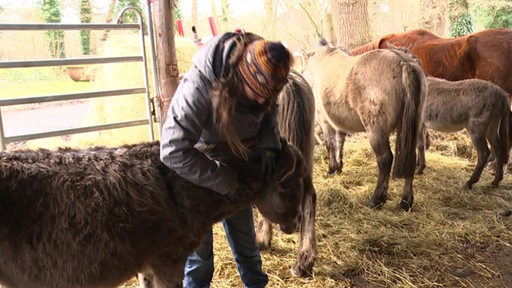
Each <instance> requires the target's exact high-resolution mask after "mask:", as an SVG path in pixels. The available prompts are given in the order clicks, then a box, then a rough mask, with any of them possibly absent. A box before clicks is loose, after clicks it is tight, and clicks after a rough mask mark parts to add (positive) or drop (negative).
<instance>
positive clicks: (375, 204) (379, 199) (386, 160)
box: [368, 131, 393, 208]
mask: <svg viewBox="0 0 512 288" xmlns="http://www.w3.org/2000/svg"><path fill="white" fill-rule="evenodd" d="M368 138H369V140H370V145H371V146H372V148H373V151H374V152H375V156H376V157H377V166H378V167H379V179H378V180H377V187H375V191H374V193H373V197H372V198H371V200H370V207H372V208H379V207H380V206H382V205H383V204H384V203H386V200H387V198H388V185H389V175H390V173H391V166H392V164H393V153H392V152H391V148H390V147H389V135H388V134H385V133H383V132H375V131H373V132H371V131H369V132H368Z"/></svg>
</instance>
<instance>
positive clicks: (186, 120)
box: [161, 33, 293, 287]
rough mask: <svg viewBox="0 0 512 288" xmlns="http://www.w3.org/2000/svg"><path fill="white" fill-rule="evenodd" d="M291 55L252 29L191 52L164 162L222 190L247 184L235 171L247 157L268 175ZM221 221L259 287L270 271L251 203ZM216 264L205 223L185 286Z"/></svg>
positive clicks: (204, 279) (197, 283)
mask: <svg viewBox="0 0 512 288" xmlns="http://www.w3.org/2000/svg"><path fill="white" fill-rule="evenodd" d="M292 59H293V57H292V55H291V53H290V52H289V51H288V50H287V49H286V48H285V47H284V46H283V44H281V43H280V42H272V41H265V40H263V39H262V38H261V37H259V36H257V35H255V34H252V33H226V34H224V35H221V36H217V37H214V38H213V39H211V40H210V41H209V42H208V43H207V44H206V45H205V46H203V47H202V48H201V50H200V51H199V52H198V53H197V54H196V55H195V56H194V59H193V67H192V68H191V69H190V70H189V71H188V72H187V73H186V74H185V75H184V77H183V79H182V81H181V83H180V85H179V86H178V89H177V91H176V93H175V94H174V96H173V99H172V101H171V104H170V106H169V112H168V116H167V119H166V121H165V124H164V126H163V128H162V135H161V160H162V162H163V163H164V164H165V165H167V166H168V167H169V168H171V169H173V170H175V171H176V173H177V174H178V175H180V176H182V177H183V178H185V179H187V180H189V181H190V182H192V183H195V184H197V185H200V186H204V187H208V188H210V189H212V190H213V191H215V192H217V193H220V194H224V195H225V194H234V195H236V194H237V193H241V192H243V191H244V190H245V189H249V187H250V186H249V185H248V184H247V183H245V182H244V181H241V180H240V177H239V172H241V171H243V169H244V167H245V166H246V165H244V164H245V163H247V161H255V163H260V164H261V167H262V169H261V173H260V175H259V176H260V177H259V179H260V180H261V181H265V180H267V179H268V178H269V177H270V175H272V173H273V168H274V166H275V160H274V159H275V156H276V153H278V151H279V150H280V149H281V144H280V141H279V131H278V129H277V122H276V109H275V108H276V107H275V102H276V98H277V95H278V93H279V92H280V90H281V89H282V88H283V86H284V84H285V83H286V82H287V76H288V73H289V71H290V66H291V64H292V63H291V62H292ZM255 155H257V156H258V157H255ZM259 161H261V162H259ZM212 209H215V208H214V207H212ZM222 223H223V225H224V229H225V231H226V236H227V239H228V242H229V245H230V247H231V251H232V252H233V256H234V259H235V261H236V264H237V268H238V271H239V274H240V277H241V279H242V281H243V283H244V285H245V287H264V286H265V285H266V284H267V283H268V277H267V275H266V274H265V273H264V272H263V271H262V268H261V257H260V254H259V250H258V247H257V244H256V240H255V232H254V222H253V214H252V208H251V207H250V206H248V207H246V208H245V209H242V210H241V211H239V212H237V213H235V214H234V215H232V216H231V217H229V218H226V219H223V221H222ZM213 269H214V267H213V236H212V233H211V231H210V233H209V235H208V237H207V239H206V240H205V241H204V242H203V244H202V246H201V247H200V248H199V249H198V250H196V251H195V252H193V253H192V254H191V255H189V257H188V259H187V263H186V266H185V278H184V281H183V284H184V287H208V286H209V284H210V281H211V279H212V276H213Z"/></svg>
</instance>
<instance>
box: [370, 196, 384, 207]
mask: <svg viewBox="0 0 512 288" xmlns="http://www.w3.org/2000/svg"><path fill="white" fill-rule="evenodd" d="M386 198H387V197H378V198H375V197H373V198H372V199H370V208H372V209H380V208H382V206H384V204H385V203H386V200H387V199H386Z"/></svg>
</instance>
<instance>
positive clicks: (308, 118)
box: [256, 70, 317, 277]
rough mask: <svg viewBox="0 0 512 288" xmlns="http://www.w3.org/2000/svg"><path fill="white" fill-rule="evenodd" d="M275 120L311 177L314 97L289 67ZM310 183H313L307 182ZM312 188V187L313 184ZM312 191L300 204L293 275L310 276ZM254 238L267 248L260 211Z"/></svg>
mask: <svg viewBox="0 0 512 288" xmlns="http://www.w3.org/2000/svg"><path fill="white" fill-rule="evenodd" d="M277 105H278V106H277V118H278V119H277V123H278V128H279V132H280V133H281V136H282V137H284V138H285V139H286V140H287V141H288V142H289V143H290V144H292V145H294V146H295V147H297V149H299V151H301V153H302V156H303V157H304V160H305V161H306V164H307V166H308V171H309V175H310V178H311V179H312V178H313V150H314V147H315V137H314V133H315V131H314V125H315V99H314V96H313V91H312V90H311V87H310V86H309V84H308V82H307V81H306V80H305V79H304V77H303V76H302V75H301V74H300V73H299V72H297V71H295V70H291V71H290V74H289V76H288V82H287V84H286V85H285V86H284V88H283V90H281V92H280V93H279V96H278V98H277ZM311 187H313V185H312V184H311ZM313 188H314V187H313ZM315 214H316V193H314V190H313V191H312V193H308V194H307V195H306V197H305V199H304V202H303V206H302V223H301V238H300V246H299V251H298V256H297V261H296V262H295V264H294V265H293V267H292V269H291V273H292V275H293V276H296V277H305V276H311V275H312V273H313V266H314V263H315V259H316V255H317V248H316V237H315ZM256 241H257V243H258V246H259V247H260V249H261V250H267V249H269V248H270V245H271V241H272V222H271V221H269V220H268V219H266V218H265V217H264V216H263V215H262V214H261V213H259V214H258V220H257V223H256Z"/></svg>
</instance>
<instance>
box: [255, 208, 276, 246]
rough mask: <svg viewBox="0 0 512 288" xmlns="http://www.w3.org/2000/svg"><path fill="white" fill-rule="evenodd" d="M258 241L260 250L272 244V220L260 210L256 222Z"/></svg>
mask: <svg viewBox="0 0 512 288" xmlns="http://www.w3.org/2000/svg"><path fill="white" fill-rule="evenodd" d="M256 243H258V246H259V248H260V250H267V249H269V248H270V245H271V244H272V222H270V220H268V219H267V218H265V217H264V216H263V215H261V213H259V212H258V223H257V224H256Z"/></svg>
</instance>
